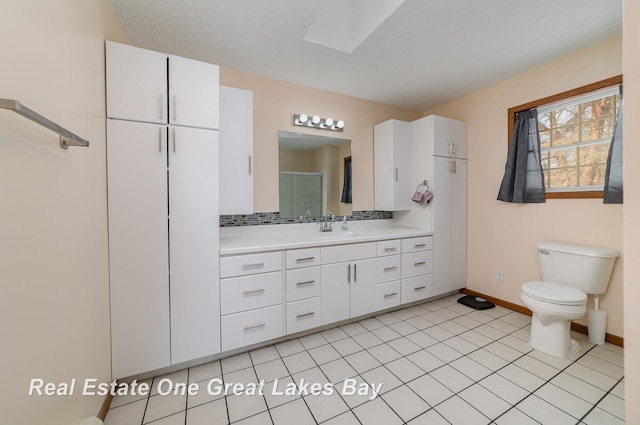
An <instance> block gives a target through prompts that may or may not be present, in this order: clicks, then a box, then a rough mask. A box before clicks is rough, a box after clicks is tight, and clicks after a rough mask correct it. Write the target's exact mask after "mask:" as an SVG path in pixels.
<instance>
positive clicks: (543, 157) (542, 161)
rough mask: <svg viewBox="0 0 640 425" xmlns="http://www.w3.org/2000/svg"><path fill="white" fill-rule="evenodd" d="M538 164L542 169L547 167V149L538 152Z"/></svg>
mask: <svg viewBox="0 0 640 425" xmlns="http://www.w3.org/2000/svg"><path fill="white" fill-rule="evenodd" d="M540 164H541V165H542V168H543V169H544V170H547V169H548V168H549V151H542V152H540Z"/></svg>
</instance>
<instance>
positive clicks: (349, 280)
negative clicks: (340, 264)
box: [347, 264, 351, 283]
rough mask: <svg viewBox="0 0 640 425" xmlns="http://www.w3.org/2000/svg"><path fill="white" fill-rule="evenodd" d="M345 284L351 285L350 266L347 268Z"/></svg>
mask: <svg viewBox="0 0 640 425" xmlns="http://www.w3.org/2000/svg"><path fill="white" fill-rule="evenodd" d="M347 283H351V264H349V265H348V266H347Z"/></svg>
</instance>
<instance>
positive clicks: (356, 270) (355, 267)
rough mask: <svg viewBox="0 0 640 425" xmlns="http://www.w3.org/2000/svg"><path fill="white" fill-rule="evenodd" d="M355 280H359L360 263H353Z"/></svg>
mask: <svg viewBox="0 0 640 425" xmlns="http://www.w3.org/2000/svg"><path fill="white" fill-rule="evenodd" d="M353 281H354V282H357V281H358V265H357V264H354V265H353Z"/></svg>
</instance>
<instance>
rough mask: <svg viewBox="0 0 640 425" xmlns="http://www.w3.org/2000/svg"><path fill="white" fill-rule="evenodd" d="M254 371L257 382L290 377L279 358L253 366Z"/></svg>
mask: <svg viewBox="0 0 640 425" xmlns="http://www.w3.org/2000/svg"><path fill="white" fill-rule="evenodd" d="M254 369H255V371H256V375H258V380H259V381H264V382H271V381H273V380H274V379H276V378H284V377H285V376H289V375H290V373H289V369H287V367H286V366H285V363H284V361H282V359H281V358H280V357H278V358H277V359H276V360H271V361H268V362H266V363H260V364H258V365H255V366H254ZM297 372H299V371H297ZM230 382H231V381H230Z"/></svg>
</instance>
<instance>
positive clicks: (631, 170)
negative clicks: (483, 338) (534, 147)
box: [622, 1, 640, 424]
mask: <svg viewBox="0 0 640 425" xmlns="http://www.w3.org/2000/svg"><path fill="white" fill-rule="evenodd" d="M639 17H640V2H637V1H625V2H624V31H623V38H624V43H623V51H622V52H623V56H624V60H623V62H624V65H623V70H624V114H625V120H624V140H625V144H624V163H625V166H624V185H625V187H624V207H623V209H622V216H623V218H622V226H623V227H622V228H623V234H624V236H623V248H624V255H625V259H626V261H625V267H624V300H625V302H624V323H625V327H624V336H625V339H624V344H625V349H624V359H625V364H624V374H625V399H626V403H625V409H626V422H627V423H628V424H640V404H639V403H637V400H639V399H640V364H638V359H640V326H638V324H640V308H638V300H640V220H638V217H640V167H638V166H637V164H638V163H639V162H640V144H638V143H637V141H638V140H640V122H639V121H638V119H637V117H639V116H640V50H638V40H640V26H639V25H638V18H639Z"/></svg>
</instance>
